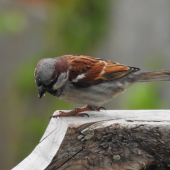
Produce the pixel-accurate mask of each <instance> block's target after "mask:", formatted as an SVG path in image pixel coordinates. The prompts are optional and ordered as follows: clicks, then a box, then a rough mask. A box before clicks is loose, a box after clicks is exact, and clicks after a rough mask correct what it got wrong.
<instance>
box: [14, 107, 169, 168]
mask: <svg viewBox="0 0 170 170" xmlns="http://www.w3.org/2000/svg"><path fill="white" fill-rule="evenodd" d="M54 114H58V112H55V113H54ZM88 114H89V116H90V117H89V118H88V117H83V118H82V117H64V118H57V119H51V121H50V123H49V126H48V127H47V130H46V132H45V134H44V135H43V137H42V139H41V140H40V143H39V144H38V145H37V147H36V148H35V149H34V151H33V152H32V153H31V154H30V155H29V156H28V157H27V158H26V159H24V160H23V161H22V162H21V163H20V164H18V165H17V166H16V167H15V168H13V170H23V169H24V170H42V169H45V170H56V169H59V170H67V169H68V170H86V169H87V170H89V169H90V170H110V169H114V170H158V169H159V170H168V169H170V111H168V110H139V111H137V110H133V111H125V110H121V111H116V110H114V111H101V112H89V113H88Z"/></svg>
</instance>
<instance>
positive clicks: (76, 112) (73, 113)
mask: <svg viewBox="0 0 170 170" xmlns="http://www.w3.org/2000/svg"><path fill="white" fill-rule="evenodd" d="M101 109H104V110H106V109H105V108H104V107H97V108H96V109H95V110H97V111H100V110H101ZM84 111H94V110H93V109H92V108H91V107H90V106H89V105H86V106H84V107H81V108H75V110H72V111H70V112H63V111H59V113H60V114H58V115H54V116H51V117H50V118H57V117H68V116H76V117H84V116H88V117H89V115H88V114H87V113H80V112H84Z"/></svg>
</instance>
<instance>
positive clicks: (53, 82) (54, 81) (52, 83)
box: [47, 76, 58, 88]
mask: <svg viewBox="0 0 170 170" xmlns="http://www.w3.org/2000/svg"><path fill="white" fill-rule="evenodd" d="M57 80H58V76H57V77H55V79H54V80H53V81H51V83H50V84H49V85H48V86H47V87H48V88H52V87H53V85H54V84H55V83H56V82H57Z"/></svg>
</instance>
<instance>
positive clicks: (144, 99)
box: [123, 83, 164, 110]
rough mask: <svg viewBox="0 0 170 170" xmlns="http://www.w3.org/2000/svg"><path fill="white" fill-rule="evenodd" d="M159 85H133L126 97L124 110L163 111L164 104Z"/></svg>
mask: <svg viewBox="0 0 170 170" xmlns="http://www.w3.org/2000/svg"><path fill="white" fill-rule="evenodd" d="M158 89H159V85H158V83H139V84H136V85H133V87H131V88H130V89H128V92H127V93H126V94H123V95H124V100H125V102H124V103H123V108H124V109H132V110H133V109H136V110H139V109H161V108H164V102H163V100H161V97H160V94H159V93H158V92H159V90H158Z"/></svg>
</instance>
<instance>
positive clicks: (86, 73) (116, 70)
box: [67, 55, 131, 87]
mask: <svg viewBox="0 0 170 170" xmlns="http://www.w3.org/2000/svg"><path fill="white" fill-rule="evenodd" d="M67 59H68V60H69V62H70V63H71V68H70V73H69V80H70V81H71V82H72V84H74V85H75V86H78V87H88V86H90V85H94V84H98V83H102V82H107V81H112V80H115V79H118V78H121V77H122V76H124V75H126V74H127V73H129V72H130V70H131V69H130V67H128V66H125V65H123V64H119V63H116V62H112V61H109V60H102V59H99V58H93V57H89V56H82V55H81V56H71V55H70V56H68V57H67Z"/></svg>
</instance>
